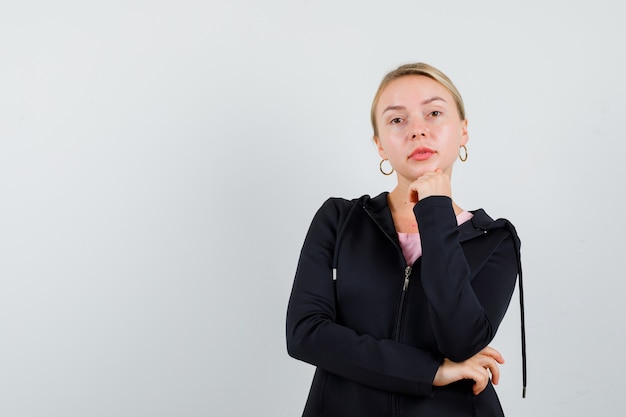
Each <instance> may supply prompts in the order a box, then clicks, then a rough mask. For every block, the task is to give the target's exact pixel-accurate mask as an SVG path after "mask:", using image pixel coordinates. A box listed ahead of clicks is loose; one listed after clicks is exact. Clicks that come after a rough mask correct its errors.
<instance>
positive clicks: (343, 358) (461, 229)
mask: <svg viewBox="0 0 626 417" xmlns="http://www.w3.org/2000/svg"><path fill="white" fill-rule="evenodd" d="M371 119H372V126H373V129H374V142H375V143H376V146H377V148H378V153H379V155H380V157H381V158H382V161H381V164H380V170H381V172H383V174H385V175H390V174H391V173H393V172H395V174H396V176H397V185H396V187H395V188H394V189H393V191H391V192H389V193H386V192H385V193H382V194H380V195H378V196H377V197H374V198H370V197H369V196H367V195H365V196H363V197H361V198H358V199H354V200H344V199H338V198H331V199H329V200H327V201H326V202H325V203H324V204H323V205H322V207H321V208H320V209H319V210H318V212H317V214H316V215H315V217H314V219H313V222H312V224H311V227H310V229H309V232H308V234H307V236H306V239H305V241H304V246H303V248H302V252H301V255H300V260H299V263H298V268H297V271H296V276H295V280H294V284H293V289H292V294H291V298H290V300H289V307H288V311H287V348H288V352H289V354H290V355H291V356H293V357H294V358H297V359H300V360H303V361H306V362H308V363H311V364H313V365H315V366H316V367H317V369H316V373H315V377H314V379H313V383H312V386H311V391H310V393H309V398H308V401H307V403H306V406H305V410H304V414H303V415H304V416H316V417H317V416H325V417H350V416H355V417H357V416H358V417H367V416H376V417H383V416H398V417H400V416H412V417H418V416H429V417H430V416H437V417H446V416H455V417H456V416H503V412H502V408H501V406H500V402H499V400H498V397H497V395H496V393H495V391H494V388H493V385H492V383H493V384H497V382H498V378H499V375H500V373H499V367H498V365H499V364H502V363H503V362H504V360H503V358H502V356H501V355H500V353H499V352H498V351H496V350H495V349H493V348H491V347H489V346H488V344H489V343H490V342H491V340H492V339H493V338H494V336H495V334H496V330H497V329H498V326H499V324H500V322H501V320H502V318H503V317H504V314H505V312H506V310H507V308H508V305H509V302H510V299H511V295H512V293H513V290H514V287H515V282H516V278H517V276H518V274H519V275H520V295H522V293H521V266H520V255H519V247H520V241H519V238H518V236H517V234H516V232H515V229H514V227H513V226H512V225H511V223H510V222H508V221H507V220H504V219H499V220H495V221H494V220H493V219H492V218H491V217H489V216H488V215H487V214H486V213H485V212H484V211H483V210H482V209H481V210H475V211H465V210H463V209H462V208H461V207H459V206H458V205H457V204H456V203H455V202H454V201H453V200H452V195H451V187H450V176H451V175H452V167H453V165H454V163H455V161H456V159H457V158H459V159H460V160H461V161H465V160H466V159H467V156H468V154H467V148H466V143H467V141H468V131H467V120H466V118H465V109H464V105H463V101H462V98H461V95H460V94H459V92H458V91H457V89H456V87H455V86H454V85H453V84H452V82H451V81H450V80H449V79H448V77H446V76H445V75H444V74H443V73H442V72H441V71H439V70H437V69H436V68H433V67H432V66H430V65H427V64H423V63H416V64H407V65H403V66H400V67H399V68H397V69H395V70H394V71H392V72H390V73H389V74H387V75H386V76H385V77H384V79H383V80H382V82H381V84H380V86H379V88H378V91H377V93H376V95H375V97H374V100H373V103H372V112H371ZM522 318H523V315H522ZM522 328H523V326H522ZM522 336H523V334H522ZM523 352H525V348H524V345H523ZM524 385H525V360H524Z"/></svg>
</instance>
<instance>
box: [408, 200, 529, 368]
mask: <svg viewBox="0 0 626 417" xmlns="http://www.w3.org/2000/svg"><path fill="white" fill-rule="evenodd" d="M414 211H415V215H416V219H417V222H418V225H419V229H420V236H421V239H422V251H423V254H422V285H423V288H424V292H425V294H426V297H427V299H428V302H429V311H430V314H431V324H432V327H433V329H434V332H435V337H436V339H437V343H438V348H439V351H440V352H441V353H442V354H443V355H444V357H446V358H449V359H450V360H452V361H455V362H461V361H464V360H466V359H468V358H470V357H472V356H473V355H475V354H476V353H478V352H479V351H480V350H481V349H483V348H484V347H485V346H487V345H488V344H489V343H490V342H491V340H492V339H493V338H494V336H495V334H496V330H497V329H498V326H499V325H500V322H501V321H502V319H503V317H504V314H505V313H506V310H507V308H508V305H509V302H510V300H511V296H512V294H513V290H514V288H515V282H516V279H517V273H518V267H517V266H518V263H517V259H518V258H517V251H518V249H517V246H516V245H515V244H514V242H513V239H514V237H513V236H512V235H511V233H510V232H509V231H508V229H506V228H499V229H497V230H494V231H493V232H487V231H485V232H484V233H485V234H484V236H482V237H479V238H478V239H484V240H483V243H482V244H481V245H482V246H481V249H482V252H481V255H480V256H483V257H485V261H484V262H481V263H480V268H479V269H478V270H474V271H472V270H471V269H470V266H469V263H468V259H466V253H465V252H464V250H463V248H462V247H461V243H460V240H459V230H458V226H457V223H456V216H455V214H454V209H453V207H452V201H451V200H450V198H448V197H443V196H432V197H428V198H425V199H424V200H422V201H420V202H419V203H418V204H416V205H415V209H414ZM485 250H486V251H488V253H484V252H485ZM468 256H471V254H469V255H468ZM475 269H476V266H475Z"/></svg>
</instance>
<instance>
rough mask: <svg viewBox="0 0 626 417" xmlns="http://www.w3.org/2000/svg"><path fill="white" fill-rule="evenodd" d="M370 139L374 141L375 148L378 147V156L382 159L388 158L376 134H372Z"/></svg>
mask: <svg viewBox="0 0 626 417" xmlns="http://www.w3.org/2000/svg"><path fill="white" fill-rule="evenodd" d="M372 139H374V143H375V144H376V149H378V155H380V157H381V158H383V159H388V158H387V155H386V154H385V149H383V144H382V143H381V142H380V139H379V138H378V136H374V137H373V138H372Z"/></svg>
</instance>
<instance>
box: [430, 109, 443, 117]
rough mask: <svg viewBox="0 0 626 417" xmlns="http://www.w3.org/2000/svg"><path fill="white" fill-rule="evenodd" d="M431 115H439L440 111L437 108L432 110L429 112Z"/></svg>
mask: <svg viewBox="0 0 626 417" xmlns="http://www.w3.org/2000/svg"><path fill="white" fill-rule="evenodd" d="M430 115H431V116H435V117H439V116H441V112H440V111H439V110H434V111H432V112H430Z"/></svg>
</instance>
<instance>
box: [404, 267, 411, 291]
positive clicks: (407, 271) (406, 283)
mask: <svg viewBox="0 0 626 417" xmlns="http://www.w3.org/2000/svg"><path fill="white" fill-rule="evenodd" d="M412 270H413V268H411V265H407V267H406V268H404V286H403V287H402V291H406V290H407V289H408V288H409V277H410V276H411V271H412Z"/></svg>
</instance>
